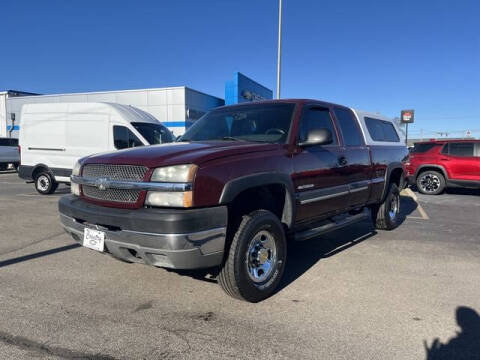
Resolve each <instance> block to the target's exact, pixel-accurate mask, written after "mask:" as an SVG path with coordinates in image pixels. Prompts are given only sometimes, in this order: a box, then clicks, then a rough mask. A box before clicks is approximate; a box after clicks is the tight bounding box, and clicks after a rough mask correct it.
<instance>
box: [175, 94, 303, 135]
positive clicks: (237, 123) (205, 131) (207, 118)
mask: <svg viewBox="0 0 480 360" xmlns="http://www.w3.org/2000/svg"><path fill="white" fill-rule="evenodd" d="M294 107H295V104H288V103H287V104H268V105H265V104H258V105H245V106H232V107H227V108H223V109H219V110H213V111H211V112H209V113H207V114H205V115H204V116H202V117H201V118H200V119H199V120H197V121H196V122H195V123H194V124H193V125H192V126H191V127H190V128H189V129H188V130H187V132H186V133H185V134H184V135H183V136H182V137H181V138H180V139H179V141H205V140H240V141H242V140H243V141H256V142H268V143H277V144H284V143H285V142H286V141H287V137H288V132H289V130H290V123H291V122H292V115H293V109H294Z"/></svg>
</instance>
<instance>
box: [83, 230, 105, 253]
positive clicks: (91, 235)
mask: <svg viewBox="0 0 480 360" xmlns="http://www.w3.org/2000/svg"><path fill="white" fill-rule="evenodd" d="M83 246H85V247H87V248H90V249H93V250H97V251H102V252H103V250H104V246H105V233H104V232H103V231H98V230H94V229H89V228H85V230H84V232H83Z"/></svg>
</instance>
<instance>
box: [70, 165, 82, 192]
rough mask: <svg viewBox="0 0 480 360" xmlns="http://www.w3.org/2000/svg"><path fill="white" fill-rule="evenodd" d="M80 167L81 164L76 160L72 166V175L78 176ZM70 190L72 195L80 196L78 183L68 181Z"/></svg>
mask: <svg viewBox="0 0 480 360" xmlns="http://www.w3.org/2000/svg"><path fill="white" fill-rule="evenodd" d="M81 168H82V165H81V164H80V163H79V162H78V161H77V162H76V163H75V166H74V167H73V170H72V175H73V176H79V175H80V169H81ZM70 191H71V193H72V194H73V195H76V196H80V185H78V184H75V183H73V182H70Z"/></svg>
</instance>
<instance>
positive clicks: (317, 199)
mask: <svg viewBox="0 0 480 360" xmlns="http://www.w3.org/2000/svg"><path fill="white" fill-rule="evenodd" d="M320 128H326V129H329V130H330V131H331V133H332V143H331V144H329V145H313V146H305V147H300V146H297V148H296V150H295V152H294V154H293V167H294V173H293V176H292V179H293V183H294V186H295V192H296V197H297V212H296V222H297V223H300V224H301V223H308V222H311V221H315V220H319V219H321V218H324V217H326V216H329V215H333V214H335V213H338V212H340V211H342V210H344V209H345V208H346V207H347V206H348V186H347V183H346V179H345V176H344V171H343V168H342V166H341V165H339V159H341V158H342V156H343V150H342V148H341V146H340V139H339V136H338V131H337V129H336V127H335V124H334V121H333V117H332V113H331V110H330V108H329V107H322V106H317V105H310V106H305V107H304V109H303V111H302V116H301V119H300V124H299V132H298V138H297V143H301V142H303V141H305V140H306V137H307V134H308V132H309V131H310V130H312V129H320Z"/></svg>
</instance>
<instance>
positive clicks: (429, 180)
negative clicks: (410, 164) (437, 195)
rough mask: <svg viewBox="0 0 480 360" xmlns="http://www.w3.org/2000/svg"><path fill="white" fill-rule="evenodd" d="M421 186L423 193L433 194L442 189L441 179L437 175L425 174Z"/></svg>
mask: <svg viewBox="0 0 480 360" xmlns="http://www.w3.org/2000/svg"><path fill="white" fill-rule="evenodd" d="M420 186H421V188H422V190H423V191H425V192H429V193H433V192H435V191H437V190H438V188H439V187H440V179H439V178H438V176H437V175H433V174H425V175H423V176H422V177H421V179H420Z"/></svg>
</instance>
